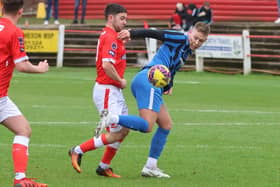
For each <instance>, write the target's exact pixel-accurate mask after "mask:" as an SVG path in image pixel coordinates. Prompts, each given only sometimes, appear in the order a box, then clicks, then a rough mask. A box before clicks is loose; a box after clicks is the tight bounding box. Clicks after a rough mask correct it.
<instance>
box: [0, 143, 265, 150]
mask: <svg viewBox="0 0 280 187" xmlns="http://www.w3.org/2000/svg"><path fill="white" fill-rule="evenodd" d="M0 145H1V146H7V147H10V146H11V144H6V143H0ZM30 147H37V148H70V147H71V146H68V145H63V144H36V143H31V144H30ZM173 147H175V148H178V149H179V148H181V149H182V148H184V149H186V148H192V149H193V148H195V149H231V150H232V149H240V150H253V149H254V150H256V149H263V147H261V146H254V145H224V146H223V145H222V146H216V145H208V144H196V145H186V144H177V145H174V146H173ZM121 148H125V149H126V148H129V149H135V148H137V149H139V148H141V149H149V148H150V145H149V144H146V145H143V144H139V145H137V144H126V143H123V144H122V145H121Z"/></svg>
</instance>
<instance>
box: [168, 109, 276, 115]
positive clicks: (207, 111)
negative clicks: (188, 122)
mask: <svg viewBox="0 0 280 187" xmlns="http://www.w3.org/2000/svg"><path fill="white" fill-rule="evenodd" d="M170 111H175V112H201V113H203V112H205V113H252V114H280V112H278V111H276V112H272V111H258V110H217V109H197V110H195V109H174V110H170Z"/></svg>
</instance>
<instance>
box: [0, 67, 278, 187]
mask: <svg viewBox="0 0 280 187" xmlns="http://www.w3.org/2000/svg"><path fill="white" fill-rule="evenodd" d="M137 71H138V69H128V71H127V74H126V79H127V80H128V81H129V83H130V80H131V79H132V77H133V75H134V74H135V73H136V72H137ZM94 78H95V69H94V68H61V69H56V68H51V69H50V71H49V72H48V73H46V74H41V75H34V74H22V73H17V72H16V73H15V74H14V79H13V81H12V84H11V88H10V93H9V95H10V98H12V100H13V101H14V102H15V103H16V104H17V105H18V106H19V107H20V109H21V110H22V112H23V113H24V114H25V116H26V117H27V118H28V120H29V121H30V123H31V126H32V130H33V131H32V132H33V134H32V138H31V143H30V149H29V154H30V158H29V166H28V172H27V175H28V176H29V177H35V178H39V180H38V181H41V182H45V183H48V184H49V187H86V186H91V187H95V186H96V187H109V186H113V187H155V186H159V187H185V186H188V187H276V186H280V77H277V76H271V75H262V74H253V75H249V76H243V75H222V74H213V73H196V72H178V73H177V75H176V78H175V87H174V90H173V95H172V96H164V99H165V103H166V104H167V106H168V108H169V111H170V113H171V116H172V118H173V121H174V125H173V130H172V132H171V133H170V136H169V138H168V142H167V144H166V148H165V150H164V152H163V154H162V157H161V158H160V160H159V167H160V168H161V169H163V170H165V171H166V172H167V173H168V174H170V175H171V178H170V179H151V178H143V177H141V176H140V171H141V169H142V167H143V165H144V163H145V161H146V158H147V155H148V151H149V144H150V140H151V137H152V133H150V134H141V133H139V132H132V131H131V133H130V134H129V136H128V137H127V139H126V140H125V141H124V142H123V144H122V146H121V148H120V150H119V152H118V154H117V156H116V157H115V159H114V160H113V162H112V167H113V168H114V170H115V172H116V173H118V174H120V175H122V178H121V179H111V178H104V177H99V176H97V175H96V174H95V169H96V166H97V165H98V163H99V161H100V158H101V155H102V152H103V149H99V150H96V151H92V152H89V153H87V154H86V155H85V156H84V157H83V161H82V169H83V173H81V174H78V173H76V172H75V171H74V170H73V169H72V166H71V163H70V159H69V157H68V155H67V151H68V149H69V148H70V147H71V146H73V145H76V144H79V143H82V142H83V141H85V140H87V139H89V138H90V137H92V135H93V132H94V129H95V124H96V122H97V121H98V119H99V118H98V115H97V111H96V109H95V106H94V105H93V103H92V99H91V94H92V87H93V84H94ZM124 94H125V97H126V100H127V104H128V106H129V109H130V113H131V114H138V113H137V109H136V103H135V101H134V99H133V97H132V95H131V93H130V89H129V86H128V88H126V89H125V90H124ZM155 127H156V126H155ZM154 130H155V128H154ZM12 139H13V134H12V133H11V132H9V131H8V130H6V129H5V128H4V127H2V126H1V128H0V150H1V151H0V173H1V175H0V187H8V186H12V179H13V175H14V174H13V167H12V161H11V142H12Z"/></svg>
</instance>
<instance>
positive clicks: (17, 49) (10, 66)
mask: <svg viewBox="0 0 280 187" xmlns="http://www.w3.org/2000/svg"><path fill="white" fill-rule="evenodd" d="M25 60H28V57H27V55H26V53H25V50H24V36H23V32H22V30H21V29H19V28H18V27H16V26H15V25H14V24H13V23H12V22H11V21H10V20H9V19H7V18H0V98H1V97H4V96H7V95H8V88H9V85H10V81H11V79H12V75H13V71H14V67H15V64H16V63H19V62H22V61H25Z"/></svg>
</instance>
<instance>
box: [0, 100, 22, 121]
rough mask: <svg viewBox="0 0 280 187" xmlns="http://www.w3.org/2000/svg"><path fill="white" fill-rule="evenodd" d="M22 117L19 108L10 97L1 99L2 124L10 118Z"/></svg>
mask: <svg viewBox="0 0 280 187" xmlns="http://www.w3.org/2000/svg"><path fill="white" fill-rule="evenodd" d="M21 115H22V113H21V112H20V110H19V109H18V107H17V106H16V105H15V103H14V102H13V101H12V100H11V99H10V98H9V97H8V96H6V97H1V98H0V123H2V122H3V121H4V120H5V119H7V118H9V117H13V116H21Z"/></svg>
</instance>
